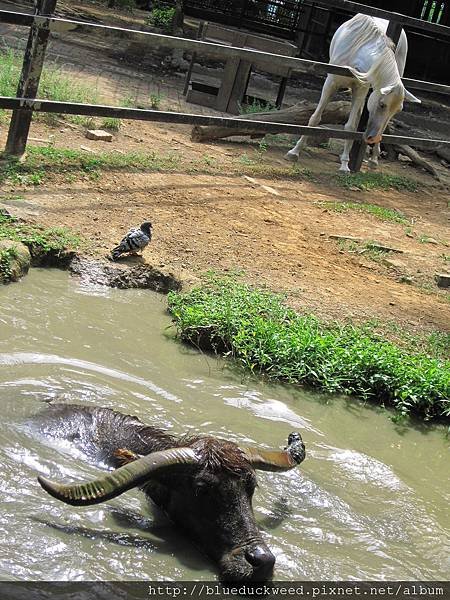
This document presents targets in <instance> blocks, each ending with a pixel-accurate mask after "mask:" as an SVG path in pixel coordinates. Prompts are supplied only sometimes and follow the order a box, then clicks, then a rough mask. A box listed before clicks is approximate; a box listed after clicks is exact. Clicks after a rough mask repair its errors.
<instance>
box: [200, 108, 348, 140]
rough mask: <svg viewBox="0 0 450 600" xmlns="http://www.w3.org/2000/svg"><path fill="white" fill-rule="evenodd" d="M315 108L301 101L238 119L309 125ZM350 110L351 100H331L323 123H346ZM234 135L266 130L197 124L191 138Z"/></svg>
mask: <svg viewBox="0 0 450 600" xmlns="http://www.w3.org/2000/svg"><path fill="white" fill-rule="evenodd" d="M315 109H316V106H315V105H314V104H310V103H308V102H301V103H299V104H294V106H291V107H289V108H286V109H283V110H277V111H272V112H265V113H252V114H245V115H239V117H236V120H238V119H248V120H250V121H269V122H270V123H287V124H289V125H307V124H308V122H309V119H310V118H311V115H312V114H313V112H314V111H315ZM349 112H350V102H342V101H339V102H330V104H328V106H327V108H326V109H325V111H324V113H323V116H322V123H325V124H333V125H338V124H341V123H345V122H346V121H347V119H348V115H349ZM234 135H240V136H247V135H249V136H252V137H262V136H263V135H264V131H261V129H258V130H256V129H251V127H250V126H248V125H244V126H243V127H242V129H229V128H228V127H214V126H199V125H197V126H195V127H194V128H193V129H192V134H191V139H192V140H193V141H194V142H205V141H210V140H217V139H220V138H226V137H231V136H234ZM325 135H326V134H325Z"/></svg>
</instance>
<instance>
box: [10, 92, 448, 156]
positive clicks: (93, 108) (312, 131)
mask: <svg viewBox="0 0 450 600" xmlns="http://www.w3.org/2000/svg"><path fill="white" fill-rule="evenodd" d="M0 108H5V109H7V110H15V109H18V108H25V109H29V110H34V111H36V112H49V113H58V114H68V115H83V116H92V117H116V118H118V119H131V120H138V121H153V122H155V123H176V124H188V125H214V126H219V127H224V126H226V127H231V128H242V127H243V126H245V125H248V126H249V129H250V128H251V129H255V130H256V131H258V130H261V131H266V132H267V133H291V134H293V135H310V136H314V135H315V136H317V135H318V136H320V137H323V135H324V129H323V128H320V127H307V126H306V125H289V124H286V123H274V122H265V121H254V120H249V119H237V118H235V119H233V118H231V117H213V116H210V115H192V114H188V113H177V112H165V111H159V110H145V109H141V108H124V107H117V106H107V105H104V104H77V103H74V102H57V101H56V100H41V99H35V100H33V99H30V98H9V97H7V96H0ZM325 133H326V136H327V137H330V138H337V139H343V140H358V139H361V138H362V133H361V132H356V131H344V130H342V129H327V130H326V132H325ZM383 143H384V144H409V145H411V146H418V147H422V148H436V146H441V147H444V146H445V147H449V148H450V141H444V140H435V139H432V140H430V139H424V138H411V137H406V136H399V135H385V136H383Z"/></svg>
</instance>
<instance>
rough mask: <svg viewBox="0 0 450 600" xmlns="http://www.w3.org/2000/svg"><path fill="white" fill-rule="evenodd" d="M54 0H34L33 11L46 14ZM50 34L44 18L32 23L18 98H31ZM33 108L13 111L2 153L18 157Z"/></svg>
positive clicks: (24, 142) (37, 85)
mask: <svg viewBox="0 0 450 600" xmlns="http://www.w3.org/2000/svg"><path fill="white" fill-rule="evenodd" d="M56 2H57V0H35V4H34V8H35V12H34V14H35V15H45V16H50V15H52V13H53V12H54V10H55V8H56ZM49 35H50V30H49V27H48V23H47V22H45V21H44V22H41V23H36V22H35V23H33V25H32V26H31V28H30V33H29V35H28V42H27V46H26V49H25V54H24V58H23V65H22V72H21V74H20V79H19V85H18V86H17V94H16V95H17V97H18V98H35V97H36V94H37V91H38V87H39V80H40V78H41V73H42V67H43V65H44V59H45V51H46V49H47V42H48V38H49ZM32 116H33V111H32V110H30V109H27V108H21V109H18V110H15V111H13V114H12V117H11V122H10V125H9V131H8V139H7V141H6V147H5V155H8V156H17V157H20V156H22V155H23V154H24V153H25V148H26V145H27V139H28V133H29V131H30V125H31V119H32Z"/></svg>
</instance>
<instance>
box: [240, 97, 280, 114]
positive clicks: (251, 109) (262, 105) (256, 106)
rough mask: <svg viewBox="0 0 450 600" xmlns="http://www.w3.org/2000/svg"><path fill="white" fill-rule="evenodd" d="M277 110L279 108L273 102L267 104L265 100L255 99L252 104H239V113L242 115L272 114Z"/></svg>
mask: <svg viewBox="0 0 450 600" xmlns="http://www.w3.org/2000/svg"><path fill="white" fill-rule="evenodd" d="M274 110H277V107H276V106H275V105H274V104H272V103H271V102H265V101H264V100H258V99H257V98H253V100H252V103H251V104H239V113H240V114H241V115H250V114H254V113H261V112H272V111H274Z"/></svg>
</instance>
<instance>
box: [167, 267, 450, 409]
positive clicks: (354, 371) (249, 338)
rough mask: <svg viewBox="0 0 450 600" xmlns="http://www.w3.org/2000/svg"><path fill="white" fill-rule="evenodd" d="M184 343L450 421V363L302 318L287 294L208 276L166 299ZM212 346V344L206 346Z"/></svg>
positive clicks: (290, 378) (278, 375)
mask: <svg viewBox="0 0 450 600" xmlns="http://www.w3.org/2000/svg"><path fill="white" fill-rule="evenodd" d="M168 301H169V310H170V312H171V314H172V316H173V319H174V322H175V324H176V327H177V329H178V332H179V335H180V337H181V339H183V340H184V341H186V342H189V343H191V344H194V345H199V346H201V347H210V348H215V349H216V351H219V352H222V353H225V354H228V355H230V356H232V357H234V358H235V359H236V360H237V361H238V362H239V363H240V364H241V365H242V366H243V367H245V368H246V369H249V370H250V371H252V372H256V373H262V374H264V375H266V376H267V377H270V378H272V379H276V380H282V381H286V382H289V383H301V384H304V385H308V386H314V387H317V388H319V389H321V390H323V391H325V392H338V393H341V394H352V395H356V396H358V397H360V398H362V399H365V400H371V401H374V402H377V403H379V404H383V405H390V406H393V407H395V409H396V410H397V414H398V415H397V416H404V417H406V416H408V415H417V416H420V417H421V418H423V419H425V420H430V419H448V418H449V417H450V403H449V396H450V362H449V361H443V360H439V359H436V358H431V357H430V356H428V355H427V354H425V353H420V352H418V353H415V352H408V351H407V350H405V349H404V348H401V347H400V346H398V345H396V344H394V343H392V342H389V341H387V340H385V339H383V338H381V337H379V336H377V335H375V334H374V333H371V332H369V331H368V330H365V329H363V328H358V327H354V326H352V325H341V324H338V323H332V324H325V323H323V322H321V321H320V320H318V319H317V318H315V317H314V316H311V315H299V314H297V313H295V312H294V311H293V310H292V309H290V308H288V307H287V306H286V305H285V304H284V302H283V298H282V297H281V296H278V295H275V294H273V293H270V292H267V291H265V290H258V289H253V288H251V287H249V286H247V285H245V284H243V283H240V282H238V281H236V280H235V279H233V278H218V277H214V276H210V277H209V279H207V280H206V282H205V283H204V284H203V285H202V286H201V287H198V288H195V289H193V290H191V291H189V292H187V293H181V294H180V293H173V292H171V293H170V294H169V297H168ZM205 342H206V343H205Z"/></svg>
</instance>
